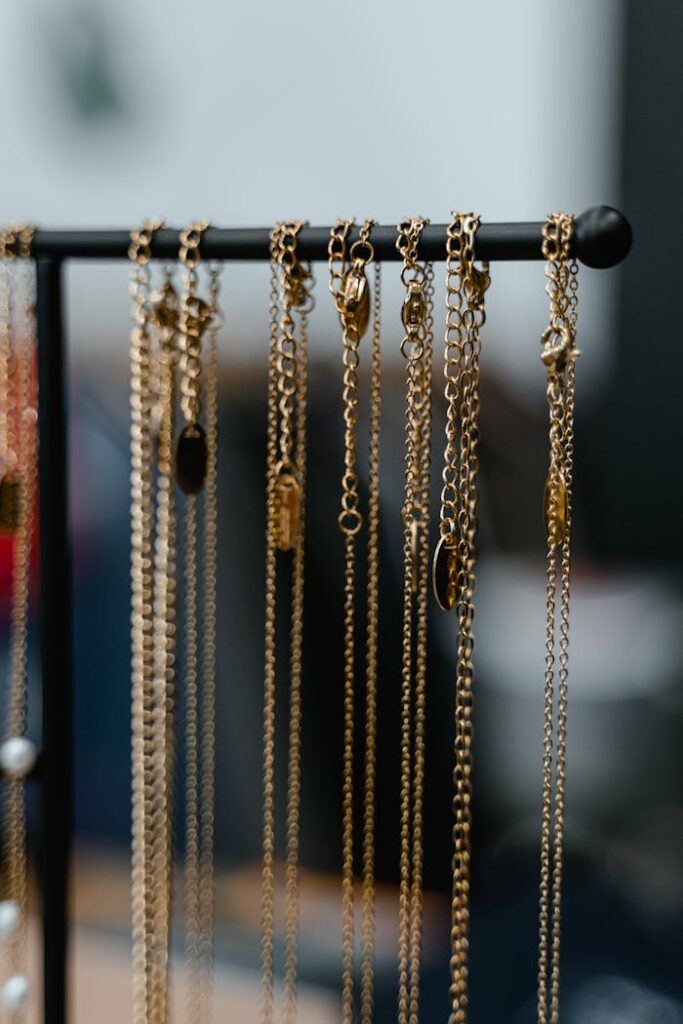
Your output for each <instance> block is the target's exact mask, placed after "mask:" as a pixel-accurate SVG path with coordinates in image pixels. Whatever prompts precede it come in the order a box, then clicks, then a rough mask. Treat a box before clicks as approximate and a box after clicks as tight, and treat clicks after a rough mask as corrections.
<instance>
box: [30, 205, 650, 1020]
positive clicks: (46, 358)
mask: <svg viewBox="0 0 683 1024" xmlns="http://www.w3.org/2000/svg"><path fill="white" fill-rule="evenodd" d="M358 230H359V229H358V228H355V229H354V230H353V231H352V232H351V233H350V235H349V241H350V242H352V241H354V240H355V239H357V238H358ZM542 232H543V223H542V222H538V223H502V224H487V223H483V224H481V226H480V228H479V231H478V233H477V239H476V258H477V259H478V260H489V261H510V260H543V258H544V257H543V253H542V239H543V235H542ZM446 234H447V228H446V225H426V226H425V227H424V231H423V233H422V237H421V240H420V245H419V257H420V258H421V259H425V260H433V261H435V262H438V261H443V259H444V254H445V252H446ZM269 235H270V232H269V229H268V228H260V229H258V228H237V229H219V228H209V229H208V230H207V231H206V233H205V234H204V235H203V237H202V242H201V248H202V256H203V257H204V258H206V259H213V260H219V261H221V260H225V261H232V260H238V261H262V262H267V261H268V260H269V258H270V254H269ZM329 237H330V228H329V227H322V228H310V227H303V228H302V229H301V232H300V235H299V241H298V246H299V248H298V254H299V256H300V258H301V259H304V260H307V261H316V260H326V259H327V255H328V240H329ZM129 242H130V235H129V232H128V231H127V230H124V231H80V230H79V231H36V233H35V236H34V239H33V242H32V255H33V257H34V258H35V261H36V270H37V274H36V278H37V297H36V319H37V338H38V387H39V394H40V401H39V452H40V460H39V486H40V513H39V515H40V611H39V618H40V638H41V698H42V747H41V751H40V756H39V759H38V763H37V766H36V769H35V771H34V773H33V774H34V776H35V778H36V779H37V781H38V784H39V785H40V787H41V803H40V807H41V811H40V830H41V843H40V845H41V877H40V890H41V915H42V933H43V951H44V953H43V1005H44V1010H43V1021H44V1024H66V1022H67V1020H68V1016H67V955H68V930H69V920H68V905H69V864H70V849H71V841H72V825H73V783H74V765H73V708H74V692H73V674H72V643H73V621H72V611H73V601H72V572H71V570H72V560H71V549H70V525H69V524H70V512H69V479H68V478H69V474H68V436H67V434H68V429H67V428H68V395H67V381H66V371H67V366H68V361H67V344H66V337H65V328H64V314H63V305H62V268H63V265H64V262H65V261H66V260H71V259H85V260H98V259H126V258H127V256H128V247H129ZM372 244H373V246H374V250H375V257H376V259H377V260H378V261H380V262H382V261H393V262H396V261H397V260H400V259H401V257H400V255H399V253H398V252H397V250H396V228H395V227H394V226H377V227H375V228H374V230H373V236H372ZM630 246H631V228H630V225H629V223H628V221H627V220H626V218H625V217H624V216H623V215H622V214H621V213H619V212H618V211H617V210H614V209H612V208H611V207H606V206H602V207H596V208H594V209H591V210H588V211H586V212H585V213H583V214H581V215H580V216H578V217H577V218H576V221H575V233H574V238H573V240H572V248H571V255H572V256H575V257H576V258H577V259H578V260H580V261H581V263H583V264H584V265H585V266H588V267H592V268H596V269H602V268H608V267H613V266H616V265H617V264H618V263H620V262H621V261H622V260H623V259H624V257H625V256H626V255H627V253H628V251H629V249H630ZM178 248H179V231H177V230H174V229H166V228H165V229H161V230H159V231H158V232H157V233H156V234H155V236H154V240H153V243H152V257H153V258H155V259H157V258H158V259H164V258H167V259H175V258H177V255H178Z"/></svg>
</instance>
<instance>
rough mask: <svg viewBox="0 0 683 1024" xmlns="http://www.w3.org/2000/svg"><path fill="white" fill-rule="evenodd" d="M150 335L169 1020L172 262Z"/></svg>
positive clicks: (163, 980)
mask: <svg viewBox="0 0 683 1024" xmlns="http://www.w3.org/2000/svg"><path fill="white" fill-rule="evenodd" d="M150 302H151V320H152V323H153V324H154V325H155V327H156V332H155V334H154V336H153V338H152V342H153V346H154V347H153V350H152V361H151V365H150V371H151V402H152V405H151V410H152V412H151V429H152V447H153V451H154V452H155V454H156V460H155V461H156V481H155V491H154V523H155V536H154V544H153V588H154V601H153V615H154V620H153V648H154V682H153V693H154V758H155V762H156V767H155V779H156V782H155V792H154V795H155V800H156V825H155V837H154V844H155V848H154V871H153V884H154V887H155V889H156V891H157V893H158V898H157V901H156V903H157V905H156V912H155V913H156V921H155V925H154V935H155V939H154V942H155V948H156V950H157V960H158V968H157V971H156V974H157V978H156V983H155V996H154V998H155V1000H156V1007H155V1013H156V1014H157V1016H158V1018H159V1019H160V1020H163V1021H165V1020H168V1019H169V1017H170V1007H169V983H168V964H167V956H168V949H169V942H170V928H171V908H172V888H173V820H174V804H175V785H174V783H175V773H174V766H175V704H176V700H175V652H176V642H175V632H176V586H177V582H176V562H177V555H176V514H175V479H174V440H175V438H174V434H175V400H176V383H175V372H176V362H177V325H178V299H177V295H176V292H175V288H174V287H173V282H172V274H171V270H170V268H167V269H166V272H165V279H164V283H163V285H162V286H161V287H160V288H159V289H158V290H157V291H156V292H155V293H153V294H152V296H151V300H150Z"/></svg>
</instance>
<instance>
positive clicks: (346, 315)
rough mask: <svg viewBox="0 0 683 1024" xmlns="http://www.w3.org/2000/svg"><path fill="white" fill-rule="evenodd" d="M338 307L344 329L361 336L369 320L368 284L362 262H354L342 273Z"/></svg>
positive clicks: (357, 336) (358, 336)
mask: <svg viewBox="0 0 683 1024" xmlns="http://www.w3.org/2000/svg"><path fill="white" fill-rule="evenodd" d="M339 308H340V312H341V317H342V321H343V324H344V327H345V329H346V330H347V331H349V333H351V332H353V334H354V335H355V336H356V338H358V339H360V338H362V337H363V335H364V334H365V332H366V331H367V329H368V323H369V322H370V285H369V284H368V279H367V277H366V275H365V267H364V265H363V264H354V265H353V266H352V267H351V269H350V270H348V271H347V272H346V274H344V279H343V281H342V285H341V290H340V293H339Z"/></svg>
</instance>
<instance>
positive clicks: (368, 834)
mask: <svg viewBox="0 0 683 1024" xmlns="http://www.w3.org/2000/svg"><path fill="white" fill-rule="evenodd" d="M374 276H375V280H374V285H375V287H374V293H373V301H372V365H371V371H370V437H369V444H368V573H367V624H366V643H365V792H364V807H363V889H362V897H361V899H362V925H361V933H362V960H361V971H360V975H361V1001H360V1017H361V1024H372V1019H373V998H374V972H375V776H376V770H377V769H376V762H377V651H378V629H379V517H380V491H379V444H380V426H381V415H382V394H381V383H382V362H381V335H382V266H381V264H380V263H375V275H374Z"/></svg>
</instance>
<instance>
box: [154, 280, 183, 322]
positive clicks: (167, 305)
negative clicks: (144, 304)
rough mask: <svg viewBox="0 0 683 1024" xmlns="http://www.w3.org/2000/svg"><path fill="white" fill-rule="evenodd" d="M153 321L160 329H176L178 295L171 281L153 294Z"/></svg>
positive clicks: (165, 282) (166, 282)
mask: <svg viewBox="0 0 683 1024" xmlns="http://www.w3.org/2000/svg"><path fill="white" fill-rule="evenodd" d="M151 319H152V323H154V324H155V325H156V326H157V327H158V328H159V329H160V330H167V331H174V330H175V329H176V326H177V324H178V296H177V294H176V290H175V288H174V287H173V285H172V284H171V282H170V281H164V283H163V284H162V286H161V287H160V288H159V289H158V290H157V291H156V292H154V294H153V295H152V318H151Z"/></svg>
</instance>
